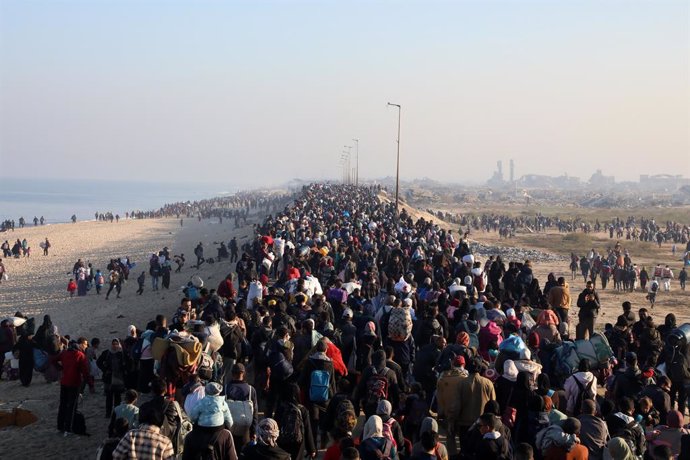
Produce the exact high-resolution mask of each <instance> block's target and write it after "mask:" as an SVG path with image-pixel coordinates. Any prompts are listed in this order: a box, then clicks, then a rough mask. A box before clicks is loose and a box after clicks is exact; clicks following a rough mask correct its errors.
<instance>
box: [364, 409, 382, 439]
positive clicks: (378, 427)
mask: <svg viewBox="0 0 690 460" xmlns="http://www.w3.org/2000/svg"><path fill="white" fill-rule="evenodd" d="M382 437H383V420H381V417H379V416H378V415H372V416H371V417H369V420H367V423H365V424H364V431H363V434H362V441H364V440H366V439H369V438H382Z"/></svg>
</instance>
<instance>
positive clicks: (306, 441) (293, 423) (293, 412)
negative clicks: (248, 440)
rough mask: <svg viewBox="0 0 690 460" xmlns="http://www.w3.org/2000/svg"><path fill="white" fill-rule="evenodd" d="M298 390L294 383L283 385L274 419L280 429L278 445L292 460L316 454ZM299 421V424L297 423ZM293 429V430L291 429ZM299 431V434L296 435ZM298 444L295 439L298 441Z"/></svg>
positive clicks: (306, 415)
mask: <svg viewBox="0 0 690 460" xmlns="http://www.w3.org/2000/svg"><path fill="white" fill-rule="evenodd" d="M299 394H300V388H299V386H297V384H295V383H288V384H285V386H284V387H283V391H282V398H281V400H280V402H279V404H278V409H277V410H276V413H275V417H276V420H278V421H279V422H280V426H281V427H282V433H281V437H280V439H279V440H278V444H279V445H280V447H282V448H283V449H284V450H285V451H286V452H288V453H289V454H290V455H291V456H292V458H304V456H305V455H312V454H316V445H315V443H314V436H313V434H312V429H311V423H310V418H309V411H307V408H306V407H304V406H303V405H302V404H300V402H299ZM300 420H301V422H302V423H301V424H300V423H299V421H300ZM300 425H301V426H300ZM293 427H294V428H293ZM297 430H299V433H297ZM300 438H301V440H300V441H299V442H297V441H296V439H300Z"/></svg>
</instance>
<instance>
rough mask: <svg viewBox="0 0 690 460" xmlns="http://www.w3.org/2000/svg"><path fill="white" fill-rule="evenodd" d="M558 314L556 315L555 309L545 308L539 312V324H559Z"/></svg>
mask: <svg viewBox="0 0 690 460" xmlns="http://www.w3.org/2000/svg"><path fill="white" fill-rule="evenodd" d="M558 323H559V321H558V316H556V312H554V311H553V310H544V311H542V312H541V313H539V316H538V317H537V324H539V325H540V326H550V325H552V324H553V325H554V326H558Z"/></svg>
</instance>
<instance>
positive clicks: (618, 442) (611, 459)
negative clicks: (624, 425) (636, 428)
mask: <svg viewBox="0 0 690 460" xmlns="http://www.w3.org/2000/svg"><path fill="white" fill-rule="evenodd" d="M604 460H635V456H634V455H633V453H632V451H631V450H630V446H628V443H627V442H626V441H625V439H623V438H613V439H611V440H610V441H609V443H608V444H606V449H604Z"/></svg>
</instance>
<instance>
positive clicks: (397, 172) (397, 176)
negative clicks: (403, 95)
mask: <svg viewBox="0 0 690 460" xmlns="http://www.w3.org/2000/svg"><path fill="white" fill-rule="evenodd" d="M388 105H392V106H393V107H397V108H398V141H397V143H398V159H397V161H396V164H395V215H396V217H397V216H398V203H399V195H398V193H399V191H400V112H402V107H400V104H391V103H390V102H389V103H388Z"/></svg>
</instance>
